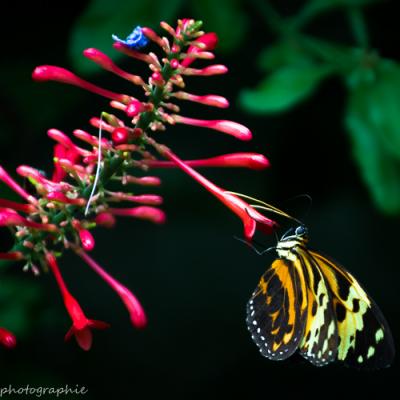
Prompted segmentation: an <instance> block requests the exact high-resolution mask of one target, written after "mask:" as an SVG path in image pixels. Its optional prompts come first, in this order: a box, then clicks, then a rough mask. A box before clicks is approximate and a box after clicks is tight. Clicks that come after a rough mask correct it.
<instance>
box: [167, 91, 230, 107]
mask: <svg viewBox="0 0 400 400" xmlns="http://www.w3.org/2000/svg"><path fill="white" fill-rule="evenodd" d="M172 96H173V97H176V98H177V99H180V100H189V101H193V102H196V103H200V104H205V105H207V106H212V107H219V108H227V107H229V102H228V100H227V99H226V98H225V97H222V96H217V95H215V94H207V95H204V96H196V95H194V94H191V93H186V92H174V93H172Z"/></svg>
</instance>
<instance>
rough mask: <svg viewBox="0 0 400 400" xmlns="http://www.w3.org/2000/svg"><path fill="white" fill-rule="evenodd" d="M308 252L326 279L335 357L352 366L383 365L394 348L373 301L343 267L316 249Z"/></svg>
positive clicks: (388, 359) (376, 366)
mask: <svg viewBox="0 0 400 400" xmlns="http://www.w3.org/2000/svg"><path fill="white" fill-rule="evenodd" d="M310 256H311V257H312V258H313V259H314V260H315V262H316V263H318V265H319V268H320V269H321V271H322V273H323V274H324V276H325V277H326V280H327V281H328V282H329V286H330V289H331V292H332V303H333V308H334V311H335V315H336V321H337V327H338V335H339V345H338V360H341V361H344V362H345V364H347V365H349V366H352V367H356V368H369V369H376V368H384V367H388V366H389V365H390V364H391V362H392V361H393V358H394V354H395V350H394V343H393V338H392V335H391V332H390V329H389V326H388V324H387V322H386V320H385V318H384V316H383V314H382V313H381V311H380V310H379V308H378V306H377V305H376V304H375V302H374V301H373V300H372V299H371V298H370V297H369V296H368V294H367V293H366V292H365V290H364V289H363V288H362V287H361V286H360V284H359V283H358V282H357V280H356V279H355V278H354V277H353V276H352V275H351V274H350V273H349V272H347V271H346V270H345V269H344V268H343V267H341V266H339V265H338V264H337V263H335V262H334V261H332V260H330V259H329V258H327V257H326V256H322V255H321V254H319V253H316V252H314V251H310Z"/></svg>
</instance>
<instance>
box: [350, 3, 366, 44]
mask: <svg viewBox="0 0 400 400" xmlns="http://www.w3.org/2000/svg"><path fill="white" fill-rule="evenodd" d="M347 18H348V20H349V24H350V26H351V30H352V32H353V36H354V39H355V41H356V43H357V45H358V46H359V47H361V48H363V49H367V48H368V47H369V39H368V30H367V25H366V23H365V18H364V15H363V12H362V10H361V8H360V7H349V8H348V9H347Z"/></svg>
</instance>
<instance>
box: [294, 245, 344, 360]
mask: <svg viewBox="0 0 400 400" xmlns="http://www.w3.org/2000/svg"><path fill="white" fill-rule="evenodd" d="M294 251H295V254H296V256H297V257H296V258H295V261H294V262H295V263H298V264H300V266H299V268H300V267H301V268H302V271H303V274H304V280H305V282H306V287H307V289H306V290H307V312H306V320H305V321H306V322H305V327H304V333H303V337H302V340H301V342H300V347H299V350H300V354H301V355H302V356H303V357H304V358H306V359H307V360H308V361H310V362H311V363H312V364H314V365H316V366H323V365H326V364H328V363H330V362H332V361H334V360H335V359H336V357H337V347H338V329H337V324H336V316H335V313H334V310H333V305H332V294H331V292H330V289H329V286H328V284H327V282H326V279H325V277H324V275H323V274H322V272H321V270H320V268H319V267H318V265H317V264H316V263H315V262H314V260H313V258H312V257H311V256H310V254H309V252H308V250H307V249H306V248H305V247H300V246H299V247H297V248H296V249H295V250H294Z"/></svg>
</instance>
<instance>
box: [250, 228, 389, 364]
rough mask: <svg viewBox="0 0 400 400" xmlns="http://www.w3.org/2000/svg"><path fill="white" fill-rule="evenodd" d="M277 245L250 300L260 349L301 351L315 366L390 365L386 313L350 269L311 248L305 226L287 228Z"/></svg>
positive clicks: (282, 354) (277, 353)
mask: <svg viewBox="0 0 400 400" xmlns="http://www.w3.org/2000/svg"><path fill="white" fill-rule="evenodd" d="M276 251H277V254H278V258H277V259H276V260H275V261H274V262H273V263H272V265H271V267H270V268H269V269H268V270H267V271H266V272H265V274H264V275H263V276H262V277H261V279H260V282H259V284H258V286H257V288H256V290H255V291H254V293H253V295H252V298H251V299H250V301H249V302H248V305H247V325H248V328H249V330H250V332H251V333H252V337H253V340H254V341H255V343H256V344H257V345H258V347H259V349H260V352H261V354H262V355H264V356H265V357H267V358H269V359H272V360H284V359H286V358H288V357H289V356H291V355H292V354H293V353H295V352H296V351H299V352H300V354H301V355H302V356H303V357H304V358H306V359H307V360H309V361H310V362H311V363H312V364H314V365H316V366H322V365H326V364H328V363H330V362H332V361H334V360H339V361H343V362H344V363H345V364H347V365H349V366H353V367H356V368H369V369H376V368H382V367H386V366H389V365H390V363H391V362H392V360H393V357H394V344H393V339H392V336H391V333H390V329H389V327H388V324H387V322H386V320H385V319H384V317H383V315H382V313H381V312H380V310H379V309H378V307H377V305H376V304H375V303H374V302H373V300H372V299H371V298H370V297H369V296H368V294H367V293H366V292H365V291H364V289H363V288H362V287H361V286H360V284H359V283H358V282H357V280H356V279H355V278H354V277H353V276H352V275H351V274H350V273H349V272H347V271H346V270H345V269H344V268H343V267H341V266H340V265H339V264H337V263H336V262H334V261H333V260H331V259H330V258H328V257H326V256H323V255H322V254H320V253H318V252H315V251H313V250H310V249H309V248H308V232H307V229H306V228H305V227H304V226H299V227H297V228H296V230H295V231H294V233H293V234H289V235H288V234H285V235H284V236H283V237H282V238H281V240H280V241H279V242H278V244H277V246H276Z"/></svg>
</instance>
